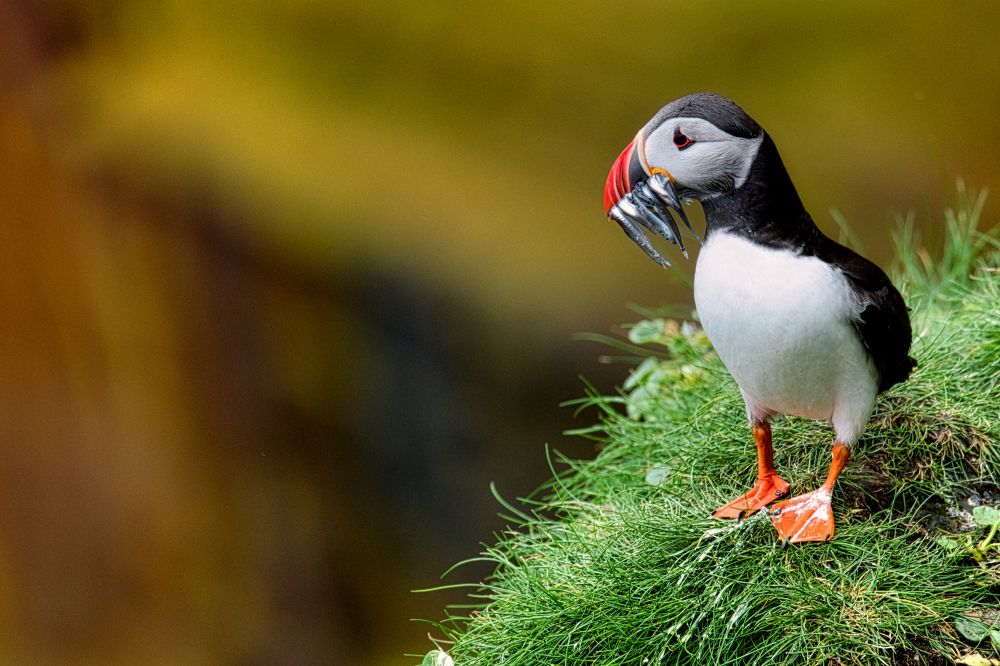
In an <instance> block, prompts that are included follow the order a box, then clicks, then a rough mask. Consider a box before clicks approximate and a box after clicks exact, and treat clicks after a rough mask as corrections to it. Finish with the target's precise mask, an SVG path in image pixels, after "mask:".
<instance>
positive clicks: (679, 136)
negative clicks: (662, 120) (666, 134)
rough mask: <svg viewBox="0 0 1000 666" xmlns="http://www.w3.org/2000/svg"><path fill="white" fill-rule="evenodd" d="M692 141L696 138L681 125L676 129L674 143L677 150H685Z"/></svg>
mask: <svg viewBox="0 0 1000 666" xmlns="http://www.w3.org/2000/svg"><path fill="white" fill-rule="evenodd" d="M692 143H694V139H692V138H691V137H689V136H688V135H687V134H685V133H684V132H682V131H681V128H680V127H678V128H676V129H674V145H675V146H677V150H684V149H685V148H687V147H688V146H690V145H691V144H692Z"/></svg>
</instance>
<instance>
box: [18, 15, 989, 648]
mask: <svg viewBox="0 0 1000 666" xmlns="http://www.w3.org/2000/svg"><path fill="white" fill-rule="evenodd" d="M793 7H794V8H793ZM998 30H1000V4H997V3H995V2H978V3H977V2H963V3H957V4H951V5H947V6H941V5H939V4H933V3H911V4H907V5H900V4H899V3H890V2H871V3H822V4H819V3H817V4H815V6H809V7H800V6H798V5H793V4H789V3H771V2H743V3H729V2H721V1H717V2H711V1H710V2H696V3H695V2H689V3H679V2H662V1H658V2H623V3H609V2H606V1H604V0H600V1H590V0H577V2H573V3H528V2H501V3H478V4H477V3H449V2H443V1H430V2H402V1H395V0H385V1H383V2H374V3H373V2H362V1H359V0H326V1H321V0H266V1H263V0H240V1H238V2H237V1H236V0H215V1H213V2H203V1H199V0H145V1H144V2H123V1H116V0H95V1H91V2H85V1H76V0H0V77H2V78H0V179H2V181H0V233H2V240H0V308H2V317H0V436H2V438H0V447H2V448H0V661H2V662H3V663H41V664H46V663H53V664H55V663H72V664H91V663H93V664H97V663H101V664H104V663H145V664H180V663H192V664H196V663H219V664H373V665H381V664H407V663H414V662H415V661H417V660H416V659H412V658H406V657H404V656H403V654H404V653H406V652H411V653H420V652H424V651H426V650H427V649H429V648H430V647H431V646H430V644H429V642H428V641H427V640H426V634H427V631H428V629H429V627H428V626H427V625H424V624H419V623H413V622H409V618H415V617H423V618H432V619H438V618H440V617H441V616H442V614H443V608H444V606H445V605H446V604H449V603H454V602H460V601H461V600H462V595H461V594H460V593H458V592H449V593H445V592H440V593H433V594H412V593H410V591H409V590H411V589H414V588H422V587H428V586H433V585H435V584H437V583H438V577H439V575H440V574H441V573H442V572H444V570H445V569H446V568H447V567H448V566H449V565H451V564H452V563H453V562H455V561H457V560H460V559H464V558H467V557H472V556H474V555H476V554H477V553H478V551H479V543H480V542H481V541H489V540H490V539H491V536H490V535H491V533H492V532H493V531H494V530H497V529H500V528H502V525H503V523H502V522H501V521H500V519H499V518H497V517H496V513H497V510H498V506H497V504H496V502H495V501H494V500H493V499H492V497H491V496H490V492H489V483H490V482H491V481H493V482H495V483H496V485H497V487H498V489H499V491H500V493H501V494H503V495H504V496H507V497H515V496H517V495H522V494H524V493H527V492H530V491H531V489H533V488H534V487H536V486H537V485H539V484H541V483H542V482H543V481H545V479H546V478H547V477H548V470H547V465H546V462H545V452H544V445H545V444H546V443H548V444H550V445H551V446H552V447H554V448H556V449H558V450H560V451H563V452H566V453H567V454H569V455H571V456H590V455H592V454H593V445H592V444H591V443H589V442H586V441H583V440H580V439H572V438H567V437H564V436H563V435H562V434H561V433H562V431H563V430H565V429H567V428H571V427H573V426H574V425H577V426H580V425H587V424H588V423H590V422H591V420H592V419H593V418H594V416H593V415H592V414H585V415H583V416H581V417H579V418H577V419H576V420H574V417H573V414H572V412H571V410H570V409H567V408H560V407H559V403H560V402H561V401H564V400H567V399H571V398H574V397H578V396H580V395H582V394H583V391H584V388H583V384H582V383H581V381H580V379H579V377H580V376H583V377H585V378H587V379H588V380H589V381H591V382H593V383H594V384H595V385H596V386H597V387H598V388H599V389H600V390H603V391H612V390H614V387H615V385H616V384H617V383H619V382H620V381H621V380H622V379H623V378H624V375H625V373H626V371H627V368H626V366H622V365H606V364H602V363H601V362H600V358H599V357H600V356H601V355H602V354H604V353H606V350H605V349H603V348H602V347H600V346H598V345H595V344H593V343H585V342H575V341H573V339H572V337H573V334H574V333H577V332H586V331H595V332H599V333H613V332H614V330H615V328H616V326H617V324H619V323H620V322H627V321H632V320H634V319H635V318H636V315H635V314H634V313H633V312H631V311H629V310H628V308H627V307H626V306H627V304H628V303H638V304H641V305H645V306H654V307H655V306H658V305H661V304H680V305H682V306H684V307H687V308H690V303H691V295H690V291H689V289H688V287H686V286H684V284H683V282H684V280H685V279H686V278H687V277H690V275H691V272H692V269H693V262H684V261H683V259H681V258H680V257H679V255H677V253H676V252H672V251H671V253H670V256H671V258H676V259H677V261H676V263H675V268H674V269H672V271H670V272H665V271H663V270H661V269H659V268H658V267H657V266H656V265H655V264H654V263H653V262H652V261H650V260H648V259H647V258H646V257H645V256H644V255H643V254H642V252H641V251H639V250H638V248H636V247H635V246H634V245H632V243H631V242H629V241H628V240H627V239H626V238H625V236H624V235H623V234H622V233H621V231H620V230H619V229H618V228H617V227H616V225H614V224H612V223H609V222H607V221H606V220H605V219H604V216H603V214H602V208H601V196H602V191H603V185H604V179H605V176H606V174H607V170H608V168H609V167H610V164H611V162H612V160H613V159H614V158H615V156H617V155H618V152H619V151H620V150H621V149H622V148H623V147H624V146H625V144H626V143H628V141H629V140H630V139H631V138H632V137H633V135H634V134H635V132H636V131H637V130H638V129H639V128H640V127H641V126H642V125H643V124H644V123H645V122H646V120H647V119H648V118H649V117H650V116H651V115H652V114H653V113H654V112H655V111H656V110H657V109H658V108H659V107H660V106H662V105H663V104H664V103H666V102H667V101H669V100H671V99H673V98H676V97H679V96H681V95H683V94H686V93H689V92H695V91H701V90H711V91H716V92H719V93H722V94H725V95H727V96H730V97H732V98H734V99H736V100H737V101H738V102H739V103H740V104H741V105H743V106H744V108H746V109H747V110H748V111H749V112H750V114H751V115H753V116H754V117H755V118H756V119H757V120H758V121H760V122H761V124H762V125H764V126H765V127H766V128H768V129H769V131H770V132H771V134H772V135H773V136H774V138H775V140H776V142H777V144H778V146H779V147H780V149H781V151H782V154H783V156H784V159H785V162H786V164H787V166H788V168H789V170H790V172H791V173H792V176H793V179H794V180H795V181H796V183H797V184H798V186H799V190H800V193H801V194H802V196H803V199H804V200H805V202H806V204H807V206H808V207H809V208H810V210H811V211H812V213H813V215H814V217H815V218H816V220H817V222H818V223H819V225H820V226H821V227H822V228H824V229H825V230H826V231H827V232H828V233H830V234H831V235H834V236H835V237H836V234H837V226H836V224H835V222H834V219H833V217H832V216H831V213H830V211H831V209H837V210H839V211H840V212H841V213H843V215H844V216H845V217H846V218H847V219H848V220H849V221H850V222H851V224H852V225H853V228H854V230H855V232H856V233H857V235H858V236H859V238H860V240H861V242H862V243H863V244H864V247H865V250H866V252H867V254H869V255H870V256H872V257H873V258H874V259H876V260H878V261H879V262H881V263H883V264H885V263H886V262H887V261H888V260H889V258H890V257H891V246H890V243H889V230H890V228H891V224H892V216H893V213H894V212H903V213H905V212H907V211H911V210H912V211H916V214H917V219H918V220H921V221H925V220H927V219H929V218H928V211H939V210H940V206H941V205H942V204H943V203H947V202H948V201H949V199H950V196H951V193H952V192H953V191H954V178H955V177H956V176H962V177H964V178H965V180H966V182H967V183H968V184H969V186H970V187H972V188H982V187H989V188H992V189H993V190H994V191H997V189H998V188H997V185H998V184H1000V179H998V172H997V166H996V165H997V158H998V156H1000V123H997V121H996V119H997V109H998V105H1000V47H998V41H997V34H998ZM997 205H998V202H997V199H996V197H994V199H993V200H992V201H990V202H988V204H987V211H986V219H987V220H993V219H995V217H996V216H995V213H996V211H997ZM935 219H937V218H935ZM698 224H699V225H700V224H702V223H701V222H698ZM927 226H928V228H927V229H926V232H927V234H928V235H929V236H931V237H933V236H934V235H935V233H936V232H935V230H934V229H933V225H927ZM485 573H486V572H485V571H483V570H482V569H476V568H475V567H471V568H469V569H466V570H462V571H460V572H459V573H458V574H455V575H452V576H450V577H449V578H448V579H446V581H445V582H461V581H465V580H472V579H475V578H476V577H478V576H481V575H483V574H485Z"/></svg>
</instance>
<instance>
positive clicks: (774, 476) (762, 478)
mask: <svg viewBox="0 0 1000 666" xmlns="http://www.w3.org/2000/svg"><path fill="white" fill-rule="evenodd" d="M753 441H754V442H755V443H756V444H757V483H755V484H754V486H753V488H751V489H750V491H749V492H748V493H747V494H746V495H743V496H741V497H737V498H736V499H734V500H733V501H732V502H730V503H729V504H726V505H725V506H721V507H719V508H718V509H716V510H715V512H714V513H713V514H712V516H713V517H714V518H736V519H737V520H742V519H743V518H746V517H747V516H750V515H752V514H754V513H757V512H758V511H760V510H761V509H763V508H764V507H765V506H767V505H768V504H770V503H771V502H773V501H774V500H776V499H778V498H779V497H784V496H785V495H787V494H788V482H787V481H785V480H784V479H782V478H781V477H780V476H778V471H777V470H776V469H774V449H773V448H772V446H771V425H770V424H769V423H754V424H753Z"/></svg>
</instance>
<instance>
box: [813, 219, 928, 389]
mask: <svg viewBox="0 0 1000 666" xmlns="http://www.w3.org/2000/svg"><path fill="white" fill-rule="evenodd" d="M825 240H826V241H827V243H824V247H823V248H822V251H821V252H819V253H817V254H818V255H819V256H820V258H822V259H825V260H827V261H831V262H832V263H833V264H834V265H835V266H836V267H837V268H838V269H839V270H840V271H841V273H843V275H844V277H846V278H847V283H848V284H849V285H850V286H851V287H852V288H853V289H854V290H855V292H856V293H857V296H858V300H859V301H860V302H861V303H862V304H863V305H864V309H863V310H862V311H861V313H860V314H859V315H858V317H857V318H856V319H855V320H854V321H853V323H854V328H855V329H857V331H858V336H859V337H860V338H861V343H862V344H863V345H864V346H865V349H867V350H868V354H869V355H870V356H871V358H872V361H873V362H874V363H875V368H876V369H877V370H878V375H879V381H878V390H879V393H881V392H882V391H885V390H887V389H888V388H889V387H891V386H894V385H896V384H898V383H900V382H902V381H905V380H906V378H907V377H909V376H910V372H911V371H912V370H913V368H914V367H915V366H916V365H917V362H916V360H915V359H913V358H912V357H910V356H909V353H908V352H909V351H910V343H911V342H912V339H913V332H912V330H911V328H910V317H909V314H907V313H908V308H907V307H906V303H905V302H903V297H902V295H900V293H899V291H898V290H897V289H896V287H894V286H893V284H892V282H891V281H890V280H889V276H887V275H886V274H885V271H883V270H882V269H881V268H879V267H878V266H876V265H875V264H874V263H872V262H870V261H868V260H867V259H865V258H864V257H862V256H861V255H859V254H858V253H856V252H854V251H852V250H850V249H848V248H846V247H844V246H843V245H840V244H839V243H836V242H834V241H832V240H830V239H825Z"/></svg>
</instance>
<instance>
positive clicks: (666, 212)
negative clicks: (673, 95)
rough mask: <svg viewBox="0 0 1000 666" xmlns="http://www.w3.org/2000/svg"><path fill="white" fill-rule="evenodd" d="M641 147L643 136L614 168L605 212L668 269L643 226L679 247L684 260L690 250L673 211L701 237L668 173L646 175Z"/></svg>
mask: <svg viewBox="0 0 1000 666" xmlns="http://www.w3.org/2000/svg"><path fill="white" fill-rule="evenodd" d="M637 145H638V147H637ZM641 145H642V138H641V135H640V136H637V137H636V138H635V139H633V140H632V142H631V143H629V144H628V146H626V147H625V150H623V151H622V152H621V154H620V155H619V156H618V159H616V160H615V162H614V164H613V165H612V166H611V171H610V172H609V173H608V180H607V182H606V183H605V185H604V212H605V213H606V214H607V216H608V217H609V218H610V219H612V220H614V221H615V222H617V223H618V225H619V226H620V227H621V228H622V230H623V231H624V232H625V233H626V235H628V237H629V238H631V239H632V241H633V242H634V243H635V244H636V245H638V246H639V247H641V248H642V249H643V251H644V252H645V253H646V254H648V255H649V256H650V257H651V258H652V259H653V261H655V262H656V263H658V264H659V265H661V266H663V267H664V268H666V267H668V266H670V262H669V261H667V260H666V259H665V258H664V257H663V255H661V254H660V253H659V252H658V251H657V250H656V248H655V247H653V244H652V243H651V242H650V241H649V238H648V237H647V236H646V234H645V233H644V232H643V230H642V229H641V228H640V227H645V228H646V229H647V230H649V231H650V232H652V233H654V234H656V235H657V236H660V237H661V238H664V239H666V240H667V241H669V242H670V243H673V244H674V245H676V246H677V247H678V248H680V250H681V253H682V254H683V255H684V257H685V258H687V256H688V253H687V248H685V247H684V241H683V240H682V239H681V232H680V228H679V227H678V226H677V222H676V221H674V218H673V215H671V214H670V211H674V212H675V213H676V214H677V216H678V217H679V218H680V219H681V221H682V222H684V225H685V226H686V227H687V228H688V229H689V230H690V231H691V233H692V234H694V236H695V238H698V234H696V233H695V232H694V228H692V226H691V222H690V221H689V220H688V217H687V214H686V213H685V212H684V208H683V207H682V206H681V202H680V199H679V198H678V197H677V193H676V192H675V191H674V186H673V183H671V182H670V178H669V177H668V174H665V173H663V172H660V171H659V170H658V171H657V172H656V173H653V174H649V173H647V172H646V168H645V167H644V166H643V164H642V160H641V156H640V152H641ZM699 240H701V239H700V238H699Z"/></svg>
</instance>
